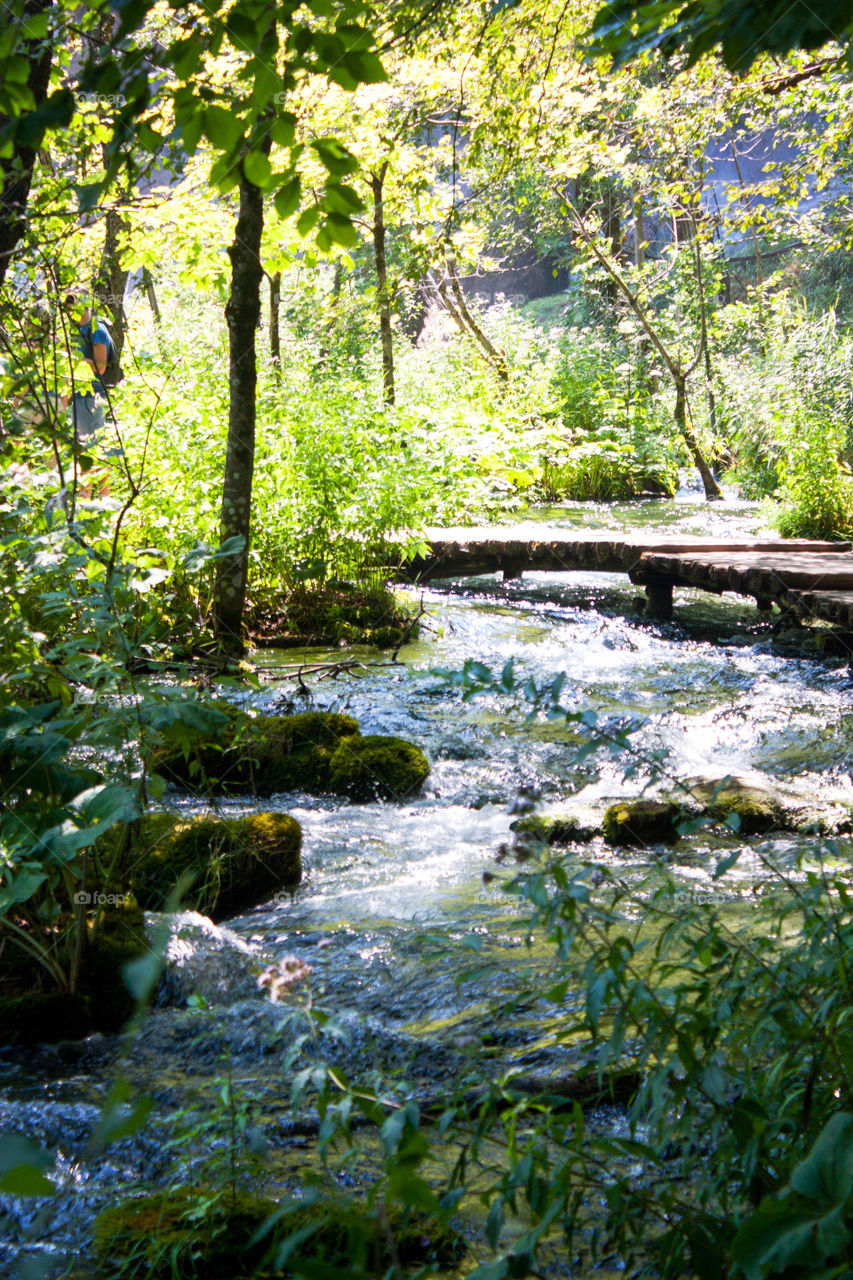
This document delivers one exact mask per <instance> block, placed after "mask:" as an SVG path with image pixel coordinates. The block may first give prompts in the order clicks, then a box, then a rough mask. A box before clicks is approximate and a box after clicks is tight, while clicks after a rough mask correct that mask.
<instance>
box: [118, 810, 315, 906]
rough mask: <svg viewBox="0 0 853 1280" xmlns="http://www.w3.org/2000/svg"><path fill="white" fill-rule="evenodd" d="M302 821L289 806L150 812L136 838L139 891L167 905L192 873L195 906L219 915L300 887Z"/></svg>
mask: <svg viewBox="0 0 853 1280" xmlns="http://www.w3.org/2000/svg"><path fill="white" fill-rule="evenodd" d="M301 845H302V829H301V828H300V826H299V823H298V822H297V821H296V819H295V818H291V817H290V815H289V814H286V813H254V814H249V815H248V816H246V817H243V818H217V817H200V818H189V819H187V818H184V817H179V816H176V815H175V814H170V813H157V814H150V815H149V816H148V817H146V818H143V819H142V821H141V823H139V825H138V828H137V830H136V832H135V833H134V834H133V835H132V838H131V848H130V852H129V862H130V868H131V869H130V872H129V874H130V875H131V877H132V883H133V887H134V892H135V893H136V896H137V898H138V900H139V902H140V903H141V905H142V906H143V907H144V908H145V909H146V910H148V911H162V910H163V908H164V906H165V905H166V902H167V901H168V898H169V894H170V893H171V892H172V890H173V889H174V887H175V885H176V884H177V882H178V881H179V880H180V879H181V878H182V877H185V876H191V877H192V880H191V882H190V884H189V885H188V887H187V888H186V890H185V891H184V894H183V899H184V902H185V903H186V905H187V906H188V907H190V908H191V909H193V910H195V911H199V912H201V913H202V914H203V915H207V916H210V917H211V919H213V920H224V919H226V918H227V917H228V916H234V915H238V914H239V913H240V912H241V911H245V910H247V909H248V908H249V907H255V906H257V905H258V904H259V903H261V902H265V901H266V900H267V899H268V898H271V897H272V896H273V894H274V893H275V892H276V891H277V890H285V891H293V890H294V889H295V888H296V886H297V885H298V884H299V881H300V880H301V878H302V858H301V852H300V851H301Z"/></svg>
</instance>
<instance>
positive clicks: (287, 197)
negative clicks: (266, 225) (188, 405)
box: [273, 175, 302, 218]
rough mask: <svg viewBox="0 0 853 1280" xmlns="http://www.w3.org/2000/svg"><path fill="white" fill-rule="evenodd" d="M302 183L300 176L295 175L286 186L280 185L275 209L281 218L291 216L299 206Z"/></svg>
mask: <svg viewBox="0 0 853 1280" xmlns="http://www.w3.org/2000/svg"><path fill="white" fill-rule="evenodd" d="M301 194H302V191H301V185H300V182H299V176H298V175H295V176H294V177H292V178H290V179H289V181H287V182H285V184H284V186H281V187H279V189H278V191H277V192H276V195H275V200H274V201H273V203H274V204H275V211H276V213H277V214H278V216H279V217H280V218H289V217H290V215H291V214H292V213H295V212H296V210H297V209H298V208H299V200H300V197H301Z"/></svg>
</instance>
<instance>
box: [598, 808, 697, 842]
mask: <svg viewBox="0 0 853 1280" xmlns="http://www.w3.org/2000/svg"><path fill="white" fill-rule="evenodd" d="M685 816H686V814H685V807H684V805H682V804H680V803H679V802H678V801H675V800H652V799H634V800H620V801H619V802H618V803H617V804H611V805H610V806H609V807H608V808H607V809H606V810H605V813H604V822H603V824H602V825H603V831H604V838H605V840H607V841H608V843H609V844H623V845H644V844H671V843H672V842H673V841H675V840H677V839H678V825H679V823H681V822H682V821H683V820H684V818H685Z"/></svg>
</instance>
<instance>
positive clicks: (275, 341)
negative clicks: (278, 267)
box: [270, 271, 281, 364]
mask: <svg viewBox="0 0 853 1280" xmlns="http://www.w3.org/2000/svg"><path fill="white" fill-rule="evenodd" d="M280 306H281V272H280V271H276V273H275V275H274V276H270V356H271V357H272V359H273V360H274V361H275V362H276V364H279V363H280V361H281V334H280V332H279V327H278V325H279V308H280Z"/></svg>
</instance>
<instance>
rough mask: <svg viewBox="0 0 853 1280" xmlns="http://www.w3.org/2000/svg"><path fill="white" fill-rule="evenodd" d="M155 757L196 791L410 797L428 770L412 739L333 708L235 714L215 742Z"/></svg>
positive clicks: (166, 772)
mask: <svg viewBox="0 0 853 1280" xmlns="http://www.w3.org/2000/svg"><path fill="white" fill-rule="evenodd" d="M232 715H233V713H232ZM151 763H152V767H153V768H154V769H155V770H156V771H157V772H158V773H160V774H162V775H163V776H164V777H165V778H167V779H168V780H169V781H170V782H174V783H176V784H178V785H179V786H182V787H186V788H187V789H188V790H190V791H195V792H198V791H224V792H231V793H234V794H245V793H250V794H253V795H259V796H263V795H272V794H274V793H275V792H278V791H312V792H324V791H332V792H335V793H337V794H339V795H345V796H348V797H349V798H350V799H353V800H374V799H401V798H404V797H405V796H408V795H410V794H411V792H412V791H414V790H415V789H416V788H417V787H418V786H420V784H421V783H422V782H423V780H424V778H426V777H427V775H428V774H429V763H428V761H427V759H426V756H425V755H424V754H423V752H422V751H421V750H420V749H419V748H418V747H416V746H414V745H413V744H412V743H410V742H405V741H404V740H403V739H402V738H392V737H384V736H379V735H370V736H368V737H365V738H363V737H362V736H361V734H360V732H359V728H358V723H357V722H356V721H355V720H354V719H353V718H352V716H346V715H339V714H337V713H334V712H328V711H311V712H306V713H304V714H302V715H295V716H255V717H253V718H250V717H248V716H242V717H236V716H234V718H233V719H232V721H231V724H230V725H229V727H228V728H226V729H225V730H224V732H223V733H222V734H221V735H220V736H219V738H218V740H217V741H216V742H211V741H209V740H207V739H203V738H200V739H199V740H198V741H197V742H196V743H195V744H194V745H193V747H192V748H191V749H190V751H189V753H188V754H186V755H185V754H184V753H183V751H181V750H179V749H177V748H162V749H161V750H160V751H159V752H158V753H156V754H155V756H154V758H153V760H152V762H151Z"/></svg>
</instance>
